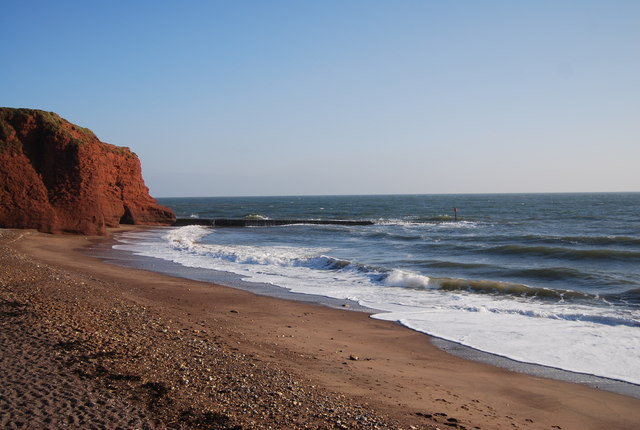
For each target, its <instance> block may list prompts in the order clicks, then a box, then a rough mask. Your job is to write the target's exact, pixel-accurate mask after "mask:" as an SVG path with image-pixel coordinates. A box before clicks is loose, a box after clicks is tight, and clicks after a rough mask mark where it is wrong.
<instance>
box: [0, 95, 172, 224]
mask: <svg viewBox="0 0 640 430" xmlns="http://www.w3.org/2000/svg"><path fill="white" fill-rule="evenodd" d="M174 221H175V215H174V214H173V212H172V211H171V210H170V209H169V208H166V207H164V206H160V205H158V204H157V203H156V201H155V200H154V199H153V198H152V197H151V196H150V195H149V189H148V188H147V187H146V186H145V184H144V180H143V179H142V171H141V168H140V160H139V159H138V157H137V156H136V155H135V154H134V153H133V152H131V151H130V150H129V148H123V147H118V146H114V145H110V144H108V143H104V142H101V141H100V140H99V139H98V138H97V137H96V136H95V135H94V134H93V132H91V131H90V130H88V129H86V128H82V127H78V126H76V125H74V124H71V123H70V122H68V121H66V120H65V119H63V118H60V117H59V116H58V115H56V114H55V113H52V112H45V111H40V110H34V109H12V108H0V227H5V228H35V229H38V230H40V231H44V232H49V233H61V232H69V233H82V234H87V235H101V234H105V232H106V228H107V227H117V226H119V225H120V224H121V223H122V224H148V225H169V224H172V223H173V222H174Z"/></svg>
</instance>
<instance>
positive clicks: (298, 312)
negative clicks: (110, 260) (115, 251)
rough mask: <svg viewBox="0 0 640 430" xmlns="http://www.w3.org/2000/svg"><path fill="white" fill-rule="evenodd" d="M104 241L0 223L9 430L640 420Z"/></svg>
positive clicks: (0, 390)
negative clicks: (180, 271)
mask: <svg viewBox="0 0 640 430" xmlns="http://www.w3.org/2000/svg"><path fill="white" fill-rule="evenodd" d="M114 231H115V230H114ZM112 232H113V231H112ZM102 240H104V238H95V237H86V236H71V235H59V236H52V235H46V234H41V233H36V232H34V231H26V230H24V231H22V230H0V267H1V270H0V324H1V327H2V330H0V350H1V351H2V354H1V355H0V427H2V428H61V427H69V428H211V429H234V428H235V429H240V428H242V429H253V428H256V429H263V428H264V429H266V428H282V429H295V428H313V429H315V428H326V429H333V428H343V429H351V428H354V429H355V428H381V429H382V428H398V429H434V428H441V429H443V428H460V429H513V428H526V429H632V428H637V426H638V425H640V400H639V399H636V398H632V397H626V396H622V395H619V394H614V393H610V392H606V391H601V390H597V389H594V388H590V387H587V386H584V385H579V384H572V383H567V382H561V381H555V380H549V379H543V378H539V377H534V376H530V375H524V374H519V373H513V372H509V371H507V370H504V369H499V368H496V367H493V366H489V365H485V364H481V363H475V362H471V361H467V360H464V359H460V358H457V357H454V356H452V355H450V354H448V353H446V352H444V351H442V350H440V349H438V348H436V347H434V346H433V345H432V344H431V343H430V341H429V338H428V337H427V336H425V335H422V334H419V333H417V332H414V331H411V330H408V329H406V328H403V327H401V326H399V325H398V324H395V323H391V322H385V321H377V320H373V319H371V318H369V317H368V315H367V314H365V313H361V312H350V311H343V310H337V309H331V308H327V307H322V306H317V305H311V304H305V303H298V302H291V301H287V300H282V299H274V298H268V297H263V296H257V295H254V294H251V293H248V292H246V291H241V290H236V289H232V288H228V287H224V286H219V285H214V284H210V283H204V282H197V281H191V280H185V279H181V278H174V277H170V276H166V275H161V274H158V273H153V272H146V271H142V270H135V269H128V268H123V267H118V266H113V265H109V264H106V263H103V262H101V261H100V260H98V259H96V258H92V257H89V256H87V255H85V254H83V253H82V252H81V250H82V249H83V248H85V247H87V246H89V245H91V244H94V243H96V241H102ZM550 347H551V346H550Z"/></svg>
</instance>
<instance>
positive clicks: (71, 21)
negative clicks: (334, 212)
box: [0, 0, 640, 197]
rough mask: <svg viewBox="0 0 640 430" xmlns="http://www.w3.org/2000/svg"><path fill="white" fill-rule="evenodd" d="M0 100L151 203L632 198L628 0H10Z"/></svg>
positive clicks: (634, 34) (633, 100) (635, 139)
mask: <svg viewBox="0 0 640 430" xmlns="http://www.w3.org/2000/svg"><path fill="white" fill-rule="evenodd" d="M2 3H3V4H2V8H1V9H2V11H1V13H0V37H1V40H2V49H1V52H2V55H1V64H0V105H2V106H10V107H30V108H38V109H44V110H48V111H54V112H57V113H58V114H60V115H61V116H63V117H64V118H66V119H68V120H70V121H71V122H74V123H77V124H79V125H81V126H84V127H87V128H90V129H92V130H93V131H94V132H95V133H96V134H97V135H98V137H99V138H100V139H101V140H103V141H105V142H109V143H113V144H116V145H121V146H128V147H130V148H131V149H132V150H133V151H134V152H136V153H137V154H138V156H139V157H140V159H141V161H142V167H143V174H144V177H145V180H146V182H147V185H148V186H149V187H150V189H151V192H152V195H154V196H156V197H165V196H229V195H230V196H233V195H292V194H386V193H400V194H403V193H477V192H556V191H557V192H565V191H640V1H635V0H633V1H616V0H603V1H588V0H580V1H562V0H555V1H533V0H532V1H402V0H393V1H392V0H389V1H375V0H369V1H350V0H336V1H330V0H322V1H320V0H318V1H303V0H301V1H276V0H274V1H268V0H258V1H231V0H230V1H156V0H154V1H108V2H104V1H100V2H98V1H86V0H83V1H64V0H57V1H28V2H27V1H23V0H5V1H3V2H2Z"/></svg>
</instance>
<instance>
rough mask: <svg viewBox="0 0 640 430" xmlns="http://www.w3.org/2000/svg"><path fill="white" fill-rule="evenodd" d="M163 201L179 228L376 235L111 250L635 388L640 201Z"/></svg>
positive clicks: (247, 234)
mask: <svg viewBox="0 0 640 430" xmlns="http://www.w3.org/2000/svg"><path fill="white" fill-rule="evenodd" d="M159 200H160V203H161V204H164V205H167V206H169V207H171V208H172V209H174V211H175V212H176V213H177V215H178V217H184V218H188V217H192V218H193V217H199V218H244V217H248V218H269V219H279V218H286V219H291V218H294V219H345V220H370V221H373V222H374V225H369V226H343V225H308V224H302V225H290V226H280V227H246V228H210V227H202V226H185V227H173V228H164V229H154V230H149V231H144V232H140V231H136V232H130V233H124V234H121V235H119V236H117V240H118V244H117V245H115V246H114V248H116V249H119V250H125V251H130V252H134V253H136V254H138V255H143V256H146V257H153V258H159V259H163V260H168V261H172V262H175V263H178V264H181V265H183V266H185V267H193V268H208V269H214V270H218V271H224V272H231V273H235V274H238V275H240V276H241V277H242V278H243V279H244V280H247V281H250V282H258V283H268V284H271V285H275V286H279V287H282V288H285V289H288V290H291V291H293V292H297V293H304V294H313V295H320V296H327V297H333V298H337V299H349V300H353V301H356V302H359V303H360V304H362V305H364V306H366V307H368V308H371V309H374V310H375V312H376V313H375V314H374V315H373V317H374V318H379V319H384V320H392V321H398V322H400V323H401V324H403V325H405V326H407V327H409V328H412V329H414V330H418V331H420V332H424V333H427V334H430V335H434V336H437V337H440V338H443V339H447V340H450V341H453V342H457V343H460V344H463V345H467V346H470V347H473V348H476V349H479V350H482V351H486V352H490V353H492V354H496V355H500V356H505V357H508V358H511V359H514V360H518V361H522V362H526V363H534V364H541V365H545V366H550V367H555V368H560V369H564V370H569V371H573V372H581V373H587V374H592V375H597V376H603V377H607V378H612V379H616V380H621V381H626V382H631V383H635V384H640V193H602V194H596V193H594V194H508V195H507V194H504V195H392V196H321V197H310V196H305V197H237V198H180V199H159ZM454 208H457V209H458V212H457V220H454Z"/></svg>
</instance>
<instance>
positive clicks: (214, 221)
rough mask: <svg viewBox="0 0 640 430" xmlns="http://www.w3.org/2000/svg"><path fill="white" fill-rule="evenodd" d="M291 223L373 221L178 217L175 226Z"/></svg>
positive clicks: (250, 225)
mask: <svg viewBox="0 0 640 430" xmlns="http://www.w3.org/2000/svg"><path fill="white" fill-rule="evenodd" d="M291 224H317V225H373V221H361V220H332V219H245V218H178V219H177V220H176V222H175V223H174V224H173V225H174V226H176V227H182V226H185V225H203V226H208V227H276V226H280V225H291Z"/></svg>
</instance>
